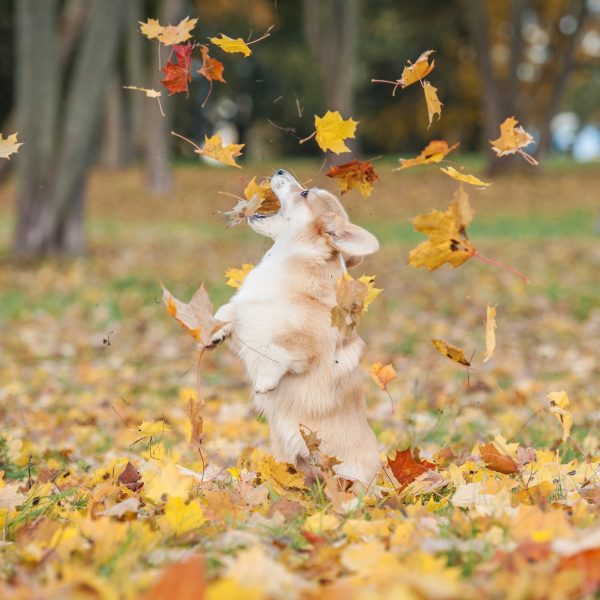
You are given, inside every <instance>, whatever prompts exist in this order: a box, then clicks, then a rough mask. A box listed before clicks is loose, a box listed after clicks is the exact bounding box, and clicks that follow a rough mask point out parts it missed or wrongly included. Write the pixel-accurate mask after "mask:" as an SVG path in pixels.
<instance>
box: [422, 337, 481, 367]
mask: <svg viewBox="0 0 600 600" xmlns="http://www.w3.org/2000/svg"><path fill="white" fill-rule="evenodd" d="M431 343H432V344H433V345H434V346H435V348H436V350H437V351H438V352H439V353H440V354H442V355H443V356H445V357H446V358H449V359H450V360H453V361H454V362H457V363H459V364H461V365H465V367H470V366H471V363H470V361H468V360H467V359H466V358H465V353H464V350H461V349H460V348H459V347H458V346H455V345H454V344H451V343H450V342H446V341H444V340H439V339H435V338H434V339H432V340H431Z"/></svg>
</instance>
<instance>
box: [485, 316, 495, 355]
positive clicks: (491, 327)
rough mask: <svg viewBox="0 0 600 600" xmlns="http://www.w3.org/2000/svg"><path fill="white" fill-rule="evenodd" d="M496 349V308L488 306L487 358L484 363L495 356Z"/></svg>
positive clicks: (486, 326)
mask: <svg viewBox="0 0 600 600" xmlns="http://www.w3.org/2000/svg"><path fill="white" fill-rule="evenodd" d="M495 349H496V307H495V306H492V305H491V304H488V307H487V320H486V324H485V357H484V359H483V362H487V361H488V360H490V358H492V356H493V355H494V350H495Z"/></svg>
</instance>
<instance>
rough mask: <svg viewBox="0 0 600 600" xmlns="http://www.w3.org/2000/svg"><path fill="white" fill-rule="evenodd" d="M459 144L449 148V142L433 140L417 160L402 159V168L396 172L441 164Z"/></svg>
mask: <svg viewBox="0 0 600 600" xmlns="http://www.w3.org/2000/svg"><path fill="white" fill-rule="evenodd" d="M458 146H459V144H458V143H456V144H454V145H453V146H448V142H446V141H445V140H432V141H431V142H429V144H427V146H425V148H424V149H423V150H422V151H421V154H419V156H416V157H415V158H400V159H399V162H400V166H399V167H398V168H397V169H394V171H400V170H402V169H409V168H410V167H416V166H418V165H428V164H430V163H439V162H441V161H442V160H444V158H446V156H447V155H448V154H450V152H452V150H455V149H456V148H458Z"/></svg>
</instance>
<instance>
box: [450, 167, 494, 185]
mask: <svg viewBox="0 0 600 600" xmlns="http://www.w3.org/2000/svg"><path fill="white" fill-rule="evenodd" d="M440 171H442V173H445V174H446V175H448V177H452V179H455V180H456V181H462V182H464V183H468V184H469V185H474V186H476V187H484V188H485V187H488V186H489V185H490V184H489V183H486V182H485V181H481V179H478V178H477V177H475V176H474V175H465V174H464V173H461V172H460V171H457V170H456V169H455V168H454V167H446V168H444V167H441V168H440Z"/></svg>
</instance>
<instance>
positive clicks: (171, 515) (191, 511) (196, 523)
mask: <svg viewBox="0 0 600 600" xmlns="http://www.w3.org/2000/svg"><path fill="white" fill-rule="evenodd" d="M205 522H206V517H205V516H204V512H203V511H202V508H201V507H200V505H199V504H198V502H197V501H194V500H192V501H190V503H189V504H186V503H185V502H184V501H183V500H182V499H181V498H180V497H179V496H171V497H169V499H168V500H167V503H166V504H165V514H164V515H163V516H162V518H161V519H160V521H159V524H160V526H161V528H162V529H164V530H166V531H167V532H168V533H171V534H174V535H184V534H186V533H189V532H190V531H193V530H194V529H198V527H201V526H202V525H203V524H204V523H205Z"/></svg>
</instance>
